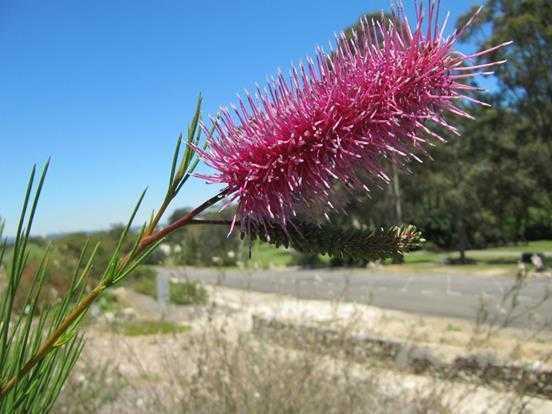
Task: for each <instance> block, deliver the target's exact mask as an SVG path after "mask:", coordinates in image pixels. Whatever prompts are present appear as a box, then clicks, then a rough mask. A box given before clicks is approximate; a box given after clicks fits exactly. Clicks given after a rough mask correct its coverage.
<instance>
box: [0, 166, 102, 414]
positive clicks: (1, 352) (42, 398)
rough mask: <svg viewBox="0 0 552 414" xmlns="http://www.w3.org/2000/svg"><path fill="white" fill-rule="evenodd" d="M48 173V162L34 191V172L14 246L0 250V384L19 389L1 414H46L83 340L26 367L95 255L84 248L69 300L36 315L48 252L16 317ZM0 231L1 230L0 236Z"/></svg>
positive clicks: (80, 286) (62, 344)
mask: <svg viewBox="0 0 552 414" xmlns="http://www.w3.org/2000/svg"><path fill="white" fill-rule="evenodd" d="M47 170H48V163H47V164H46V166H45V167H44V169H43V170H42V174H41V175H40V177H39V180H38V185H37V186H36V189H34V187H35V186H34V183H35V181H36V169H33V171H32V173H31V177H30V179H29V184H28V186H27V191H26V193H25V201H24V203H23V208H22V214H21V218H20V222H19V227H18V229H17V234H16V238H15V242H14V244H13V246H10V247H9V248H8V246H7V243H6V241H4V242H3V243H2V245H1V247H0V269H1V268H4V267H5V269H6V270H5V272H6V274H5V275H3V276H4V277H3V279H0V280H1V281H2V284H4V286H2V293H1V295H0V298H1V306H0V361H1V362H2V363H1V364H0V385H2V386H4V385H5V382H6V381H8V380H9V379H10V378H13V377H14V376H16V377H18V378H19V381H18V383H17V385H16V386H14V387H13V388H12V389H11V391H9V392H8V393H6V395H4V396H3V397H2V398H0V412H1V413H14V412H21V413H44V412H47V411H48V410H49V409H50V408H51V407H52V405H53V403H54V402H55V400H56V398H57V396H58V394H59V392H60V391H61V388H62V386H63V384H64V382H65V380H66V379H67V376H68V375H69V372H70V371H71V368H72V367H73V365H74V363H75V361H76V360H77V358H78V356H79V354H80V351H81V349H82V344H83V340H82V337H81V336H80V335H76V334H75V332H72V334H70V335H66V336H65V337H64V338H62V340H61V341H59V342H58V343H56V344H55V345H54V346H53V347H52V350H51V352H49V353H48V355H47V356H46V357H45V358H43V359H41V360H40V361H38V362H37V363H36V364H35V365H34V366H33V367H32V368H31V369H28V370H27V369H25V366H26V364H27V362H28V361H29V359H31V358H32V356H33V355H34V354H35V352H36V351H37V349H38V347H39V346H40V344H41V343H42V341H43V340H44V339H45V337H46V336H47V335H48V334H49V333H50V332H51V331H53V330H54V329H55V328H56V327H57V326H58V325H59V323H60V322H61V320H63V319H64V318H65V316H66V315H67V314H68V313H69V312H70V311H71V309H72V307H73V305H74V304H75V303H76V302H78V301H79V300H80V298H81V297H82V295H83V292H84V287H85V279H86V274H87V273H88V270H89V269H90V263H91V260H92V259H93V257H94V254H95V249H94V250H93V251H92V253H91V254H89V255H88V257H87V253H86V250H87V249H86V247H85V248H84V249H83V252H82V255H81V258H80V261H79V264H78V266H77V268H76V269H75V271H74V275H73V279H72V281H71V286H70V288H69V292H68V293H67V295H66V296H65V297H64V298H63V299H62V300H61V301H59V302H58V303H56V304H54V305H53V306H51V307H49V308H47V309H43V310H41V312H40V314H38V315H37V312H38V309H37V302H38V298H39V295H40V293H41V290H42V286H43V285H44V279H45V275H46V267H47V265H48V253H46V254H45V255H44V257H43V259H42V261H41V263H40V265H39V267H38V268H37V270H36V272H35V273H34V276H33V284H32V287H31V289H30V291H29V292H27V299H26V301H25V305H24V307H23V311H22V312H21V313H19V314H18V313H16V312H15V310H14V300H15V295H16V293H17V292H18V289H19V288H20V283H21V279H22V275H23V272H24V270H25V269H26V264H27V261H28V258H29V235H30V231H31V226H32V223H33V219H34V217H35V213H36V209H37V204H38V199H39V196H40V192H41V190H42V186H43V183H44V178H45V176H46V172H47ZM33 189H34V190H35V192H34V194H33ZM2 227H3V226H0V236H1V234H2ZM8 249H9V250H10V254H9V256H10V257H11V259H10V260H9V261H8V263H4V259H6V256H8V255H7V250H8Z"/></svg>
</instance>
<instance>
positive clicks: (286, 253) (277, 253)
mask: <svg viewBox="0 0 552 414" xmlns="http://www.w3.org/2000/svg"><path fill="white" fill-rule="evenodd" d="M292 261H293V256H292V254H291V251H290V250H288V249H285V248H276V247H274V246H272V245H270V244H267V243H261V242H259V241H256V242H255V243H253V247H252V249H251V259H249V260H246V262H245V265H246V266H247V267H253V268H261V269H268V268H269V267H285V266H289V265H290V264H291V263H292Z"/></svg>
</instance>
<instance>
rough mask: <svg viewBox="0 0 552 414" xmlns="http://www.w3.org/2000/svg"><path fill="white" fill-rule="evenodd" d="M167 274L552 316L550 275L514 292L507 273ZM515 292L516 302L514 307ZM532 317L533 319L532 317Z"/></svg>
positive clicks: (429, 309)
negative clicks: (549, 295)
mask: <svg viewBox="0 0 552 414" xmlns="http://www.w3.org/2000/svg"><path fill="white" fill-rule="evenodd" d="M158 272H161V273H164V274H166V275H168V276H170V277H177V278H188V279H194V280H199V281H201V282H203V283H207V284H212V285H221V286H225V287H230V288H237V289H246V290H252V291H257V292H267V293H281V294H287V295H292V296H295V297H297V298H301V299H318V300H341V301H346V302H357V303H363V304H369V305H372V306H377V307H381V308H386V309H394V310H400V311H405V312H409V313H414V314H421V315H431V316H442V317H455V318H461V319H466V320H476V319H477V318H478V317H482V315H483V312H482V311H481V308H482V304H483V308H484V309H485V311H486V312H488V315H489V316H488V319H487V321H488V322H490V321H492V322H493V323H499V322H502V321H504V320H505V318H508V320H510V318H512V320H511V323H512V324H513V325H517V326H523V325H526V324H527V323H529V322H530V321H534V320H536V321H544V320H548V319H551V320H552V297H551V298H550V299H549V300H545V301H544V303H542V302H543V299H544V298H545V296H546V294H547V291H548V290H550V291H551V293H552V279H550V278H547V277H541V276H539V277H536V278H531V279H529V280H527V281H525V282H523V284H522V285H521V286H519V289H515V290H516V292H517V293H516V294H515V295H513V294H511V293H510V294H509V293H508V292H510V291H511V290H512V287H513V286H515V285H516V280H515V279H514V278H510V277H505V276H474V275H467V274H465V275H464V274H456V273H455V274H429V275H428V274H419V273H402V272H401V273H392V272H388V271H368V270H348V269H339V270H327V269H321V270H320V269H318V270H292V269H286V270H237V269H236V270H217V269H197V268H183V269H171V268H158ZM514 296H515V303H516V304H515V306H512V302H513V298H514ZM535 318H536V319H535Z"/></svg>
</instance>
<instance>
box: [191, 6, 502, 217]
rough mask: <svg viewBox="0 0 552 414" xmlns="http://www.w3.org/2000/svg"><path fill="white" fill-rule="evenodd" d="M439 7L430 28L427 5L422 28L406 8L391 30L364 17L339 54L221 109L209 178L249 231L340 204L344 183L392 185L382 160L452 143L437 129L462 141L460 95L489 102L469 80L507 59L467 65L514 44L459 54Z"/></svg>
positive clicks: (319, 56)
mask: <svg viewBox="0 0 552 414" xmlns="http://www.w3.org/2000/svg"><path fill="white" fill-rule="evenodd" d="M436 10H438V4H437V5H436V4H435V3H432V5H431V6H430V8H429V13H428V16H427V22H426V24H425V25H424V24H423V23H424V17H423V11H422V8H421V7H420V8H419V9H418V19H417V24H416V27H415V28H414V29H413V30H412V29H411V28H410V26H409V24H408V22H407V20H406V18H405V17H404V13H402V12H401V11H400V10H399V11H398V12H397V13H396V15H395V17H394V19H392V21H389V22H388V23H389V24H380V23H377V22H376V23H374V22H368V21H364V22H363V24H362V26H363V27H362V29H361V31H360V33H355V34H354V35H353V38H352V40H347V39H346V38H345V36H344V35H343V34H342V35H341V36H340V37H339V39H338V45H339V46H338V48H337V49H336V51H335V52H334V53H332V54H327V53H325V52H324V51H323V50H322V49H320V48H318V49H317V53H316V58H315V61H313V60H311V59H310V58H308V59H307V64H306V65H303V64H301V65H299V67H298V68H297V67H293V68H292V70H291V75H290V77H289V78H287V79H286V78H285V77H284V76H283V75H282V74H278V75H277V77H276V79H274V80H272V82H270V83H269V84H268V87H267V89H265V90H261V89H260V88H257V94H256V96H255V97H252V96H250V95H249V94H247V97H246V103H244V101H243V100H240V101H239V108H236V107H233V110H232V113H230V111H228V110H227V109H225V108H223V109H222V110H221V114H220V122H218V123H216V127H215V129H214V132H213V133H212V134H210V135H209V136H208V144H209V147H208V150H206V151H199V150H198V151H199V152H200V155H201V157H202V158H203V159H204V161H205V162H206V163H207V164H208V165H210V166H211V167H213V168H214V169H215V170H216V172H215V173H214V174H213V175H210V176H205V177H204V178H207V179H208V180H209V181H210V182H214V183H223V184H225V185H226V186H227V195H228V196H227V197H228V202H231V201H233V200H237V203H238V209H237V218H238V219H240V220H241V222H242V226H243V225H245V226H246V227H247V226H248V225H251V224H253V225H256V224H258V223H263V222H264V221H266V220H271V221H274V220H275V221H278V222H280V223H281V224H283V225H285V224H286V223H287V221H288V220H289V219H290V218H292V217H293V216H294V215H296V213H297V211H298V210H299V209H302V210H304V209H305V208H307V209H309V208H312V207H320V206H323V208H322V210H323V211H325V210H326V209H331V208H334V205H335V203H334V202H333V200H332V188H333V186H334V184H335V183H336V182H339V183H342V184H344V185H346V186H348V187H352V188H358V187H364V188H365V189H368V188H367V187H366V185H365V184H364V181H363V180H362V178H361V177H366V175H368V176H375V177H379V178H381V179H383V180H388V178H387V176H386V175H385V172H384V168H383V166H382V160H384V159H388V158H391V157H393V159H395V160H397V159H400V158H404V159H406V158H410V157H412V158H415V159H418V157H417V156H416V155H415V152H418V150H419V149H420V148H421V147H423V146H424V144H426V142H427V141H428V138H429V139H430V140H435V139H437V140H443V139H442V138H441V137H440V136H438V135H437V134H436V133H435V132H433V131H432V128H433V127H435V126H440V127H444V128H445V129H446V130H448V131H450V132H452V133H453V134H457V135H458V131H457V129H456V128H455V127H454V126H453V125H451V124H449V123H448V122H447V120H446V119H445V115H446V114H447V113H452V114H456V115H460V116H465V117H470V115H469V114H467V113H465V112H464V111H463V110H462V109H460V108H459V107H458V106H456V102H457V101H459V100H461V99H467V100H470V101H472V102H476V103H480V104H482V102H479V101H476V100H475V99H473V98H471V97H468V96H466V95H465V93H466V92H469V91H470V90H472V89H476V88H474V87H472V86H469V85H467V84H465V83H463V81H464V80H465V79H468V78H470V77H473V76H475V75H477V74H480V73H481V72H477V71H478V70H479V69H480V68H483V67H488V66H492V65H495V64H500V63H503V62H496V63H491V64H486V65H479V66H466V65H465V62H466V61H468V60H470V59H472V58H474V57H476V56H480V55H482V54H485V53H488V52H490V51H492V50H495V49H496V48H498V47H501V46H504V45H505V44H503V45H499V46H497V47H495V48H492V49H489V50H486V51H483V52H479V53H475V54H472V55H467V56H466V55H463V54H461V53H459V52H456V51H454V49H453V46H454V44H455V42H456V41H457V40H458V37H459V36H460V35H461V32H454V33H453V34H452V35H450V36H448V37H444V36H443V32H444V30H445V26H446V19H445V22H444V23H443V24H442V26H439V24H438V22H437V13H436ZM474 17H475V16H474ZM447 18H448V16H447ZM472 20H473V18H472ZM470 23H471V21H470V22H469V23H468V25H469V24H470ZM205 129H206V128H205Z"/></svg>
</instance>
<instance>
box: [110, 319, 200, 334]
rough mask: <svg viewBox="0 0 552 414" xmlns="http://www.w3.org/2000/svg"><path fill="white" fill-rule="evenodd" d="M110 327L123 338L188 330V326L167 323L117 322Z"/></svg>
mask: <svg viewBox="0 0 552 414" xmlns="http://www.w3.org/2000/svg"><path fill="white" fill-rule="evenodd" d="M111 327H112V329H113V331H114V332H115V333H117V334H119V335H125V336H143V335H168V334H177V333H183V332H187V331H189V330H190V327H189V326H188V325H181V324H176V323H174V322H169V321H118V322H115V323H113V325H112V326H111Z"/></svg>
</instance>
